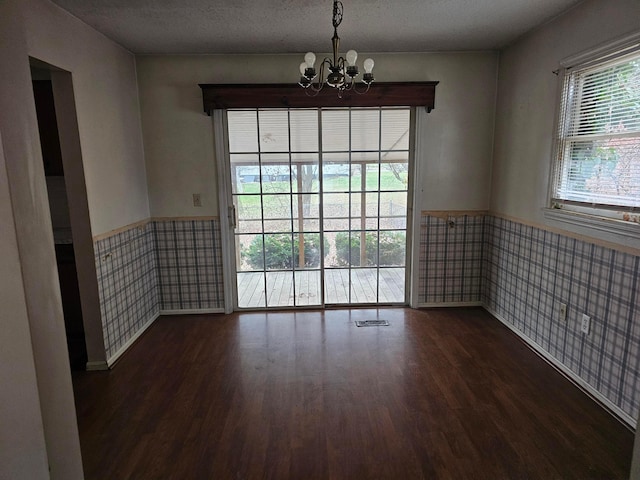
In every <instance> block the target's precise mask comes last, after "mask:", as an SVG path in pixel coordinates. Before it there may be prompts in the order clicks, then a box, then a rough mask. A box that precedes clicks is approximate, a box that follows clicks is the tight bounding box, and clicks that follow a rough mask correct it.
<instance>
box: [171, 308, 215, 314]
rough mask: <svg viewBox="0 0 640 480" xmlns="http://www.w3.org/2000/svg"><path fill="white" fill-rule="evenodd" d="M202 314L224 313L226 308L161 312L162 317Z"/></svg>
mask: <svg viewBox="0 0 640 480" xmlns="http://www.w3.org/2000/svg"><path fill="white" fill-rule="evenodd" d="M202 313H224V308H190V309H184V310H160V315H194V314H195V315H197V314H202Z"/></svg>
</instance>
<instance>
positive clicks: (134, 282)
mask: <svg viewBox="0 0 640 480" xmlns="http://www.w3.org/2000/svg"><path fill="white" fill-rule="evenodd" d="M220 245H221V240H220V224H219V222H218V221H217V220H215V219H210V218H207V219H189V220H186V219H162V220H151V221H146V222H141V223H139V224H135V225H132V226H130V227H128V228H124V229H122V230H120V231H116V232H114V233H112V234H110V235H105V236H102V237H101V238H98V239H96V240H95V241H94V248H95V261H96V268H97V272H98V290H99V294H100V311H101V315H102V325H103V327H102V328H103V336H104V342H105V349H106V357H107V363H108V364H109V365H111V364H112V363H113V362H114V361H115V360H116V359H117V357H118V356H119V355H120V354H121V353H122V352H123V351H124V350H125V349H126V348H127V347H128V346H129V345H130V344H131V342H132V341H134V340H135V338H137V336H138V335H140V333H141V332H142V331H143V330H144V329H145V328H147V327H148V326H149V325H150V324H151V322H153V320H155V319H156V318H157V317H158V315H160V314H161V313H173V312H174V311H180V312H183V313H188V312H189V311H199V312H213V311H222V309H223V308H224V295H223V282H222V252H221V248H220Z"/></svg>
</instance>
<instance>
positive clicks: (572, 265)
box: [95, 212, 640, 425]
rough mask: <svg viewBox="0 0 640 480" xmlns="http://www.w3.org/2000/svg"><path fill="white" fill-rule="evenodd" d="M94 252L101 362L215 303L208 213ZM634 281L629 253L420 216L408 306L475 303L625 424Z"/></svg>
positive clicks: (453, 216)
mask: <svg viewBox="0 0 640 480" xmlns="http://www.w3.org/2000/svg"><path fill="white" fill-rule="evenodd" d="M95 252H96V267H97V271H98V285H99V291H100V308H101V314H102V321H103V334H104V339H105V345H106V350H107V358H108V359H110V363H112V361H113V360H114V359H115V358H117V356H118V355H119V354H120V353H121V352H122V351H123V350H124V349H125V348H126V347H127V346H128V345H129V344H130V343H131V342H132V341H133V340H135V338H136V336H137V335H139V334H140V332H141V331H142V330H144V329H145V328H146V327H147V326H148V325H149V324H150V323H151V322H152V321H153V320H154V319H155V318H156V317H157V316H158V315H159V314H160V313H179V312H182V313H189V312H215V311H223V309H224V292H223V279H222V276H223V271H222V258H221V257H222V252H221V234H220V224H219V221H218V220H216V219H210V218H207V219H156V220H152V221H148V222H146V223H142V224H138V225H135V226H132V227H131V228H127V229H124V230H123V231H120V232H116V233H114V234H112V235H109V236H106V237H104V238H100V239H97V240H96V241H95ZM639 280H640V257H638V256H634V255H631V254H629V253H624V252H620V251H616V250H613V249H611V248H607V247H604V246H601V245H597V244H593V243H589V242H588V241H585V240H579V239H575V238H571V237H568V236H564V235H560V234H558V233H555V232H551V231H548V230H546V229H544V228H540V227H535V226H530V225H525V224H522V223H519V222H516V221H513V220H509V219H503V218H500V217H496V216H492V215H487V214H485V212H466V213H460V212H451V213H446V212H445V213H429V212H423V215H422V219H421V225H420V258H419V286H418V288H419V292H418V298H419V302H420V305H421V306H446V305H483V306H484V307H485V308H487V310H489V311H490V312H491V313H493V314H494V315H495V316H496V317H497V318H498V319H500V320H501V321H502V322H503V323H505V324H506V325H508V326H509V327H510V328H512V329H513V330H514V331H516V332H517V333H518V334H519V335H520V336H522V337H523V338H524V339H525V340H526V341H528V342H529V343H530V344H531V345H532V346H533V347H534V348H535V349H537V350H538V351H539V352H540V353H541V354H542V355H543V356H545V357H547V359H548V360H550V361H551V362H552V363H554V364H555V365H556V366H558V367H559V368H560V369H562V370H563V371H565V373H566V374H568V375H569V376H570V377H573V378H574V380H577V381H578V383H580V384H582V385H583V387H585V388H586V389H587V390H589V391H590V392H591V393H592V394H594V395H595V396H596V397H598V398H599V399H600V400H602V401H603V403H605V404H606V405H608V406H609V407H610V408H611V409H612V410H613V411H614V412H615V413H617V414H618V415H619V416H620V417H621V418H623V419H624V420H625V421H626V422H627V423H629V424H631V425H635V419H636V418H637V415H638V410H639V408H640V388H638V387H639V385H638V383H639V381H640V295H639V294H638V288H639V287H640V282H639ZM560 303H565V304H566V305H567V307H568V308H567V319H566V321H562V320H560V318H559V316H558V311H559V305H560ZM583 314H587V315H589V316H590V317H591V330H590V333H589V335H585V334H584V333H582V332H581V330H580V319H581V317H582V315H583Z"/></svg>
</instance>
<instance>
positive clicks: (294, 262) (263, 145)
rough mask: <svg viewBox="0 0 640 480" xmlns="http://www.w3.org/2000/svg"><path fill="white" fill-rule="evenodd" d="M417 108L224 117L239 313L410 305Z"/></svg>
mask: <svg viewBox="0 0 640 480" xmlns="http://www.w3.org/2000/svg"><path fill="white" fill-rule="evenodd" d="M411 123H412V122H411V109H409V108H358V109H356V108H340V109H328V108H317V109H244V110H228V111H227V112H226V125H227V129H226V134H227V142H228V143H227V145H228V164H227V165H228V168H229V170H228V171H229V174H228V181H229V182H230V188H228V189H227V191H228V192H230V197H231V198H230V199H229V201H230V204H231V205H232V206H233V215H232V220H233V222H232V223H233V225H232V231H231V235H232V236H233V239H232V241H231V244H232V245H233V246H234V249H235V252H234V253H235V255H233V258H234V261H235V276H236V293H237V295H236V299H235V306H236V307H237V308H239V309H256V308H283V307H298V306H325V305H372V304H375V305H380V304H390V305H403V304H406V303H407V298H408V292H407V289H406V285H407V281H406V279H407V276H408V273H409V272H408V271H407V261H406V258H407V252H408V251H409V249H408V248H407V242H408V236H407V212H408V206H409V202H410V195H409V190H410V188H409V184H410V182H409V171H410V163H411V150H410V145H411V141H410V140H411V138H410V137H411Z"/></svg>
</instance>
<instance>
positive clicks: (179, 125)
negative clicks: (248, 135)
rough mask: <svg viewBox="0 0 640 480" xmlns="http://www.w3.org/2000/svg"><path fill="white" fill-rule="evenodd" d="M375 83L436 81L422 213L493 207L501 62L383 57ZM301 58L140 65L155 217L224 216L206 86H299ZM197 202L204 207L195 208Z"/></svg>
mask: <svg viewBox="0 0 640 480" xmlns="http://www.w3.org/2000/svg"><path fill="white" fill-rule="evenodd" d="M372 56H373V57H374V58H375V60H376V67H375V70H374V73H375V75H376V79H377V80H378V81H380V82H384V81H429V80H437V81H439V82H440V84H439V85H438V86H437V88H436V102H435V109H434V110H433V111H432V112H431V113H430V114H429V116H428V121H427V128H426V132H425V133H424V135H425V138H424V140H425V142H426V146H427V154H426V156H425V158H423V159H420V161H423V162H424V168H423V171H424V174H425V175H424V178H423V179H422V180H421V182H419V185H421V186H422V187H423V188H424V190H425V194H424V202H423V205H421V206H420V207H419V208H421V209H432V210H435V209H438V210H444V209H455V210H483V209H488V206H489V186H490V164H491V156H492V142H493V140H492V139H493V123H494V106H495V89H496V74H497V54H496V53H495V52H476V53H425V54H374V55H372ZM301 57H302V55H197V56H196V55H189V56H138V57H137V69H138V82H139V83H138V84H139V89H140V103H141V112H142V129H143V136H144V147H145V156H146V164H147V175H148V185H149V198H150V208H151V215H152V216H154V217H173V216H201V215H218V204H217V193H216V191H217V190H216V182H217V180H216V175H215V160H214V146H213V127H212V120H211V119H210V118H209V117H207V116H205V115H204V113H203V110H202V92H201V90H200V88H199V87H198V84H199V83H295V82H297V80H298V76H299V73H298V65H299V64H300V61H301ZM192 193H200V194H201V195H202V203H203V207H201V208H197V207H193V206H192V198H191V194H192Z"/></svg>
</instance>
